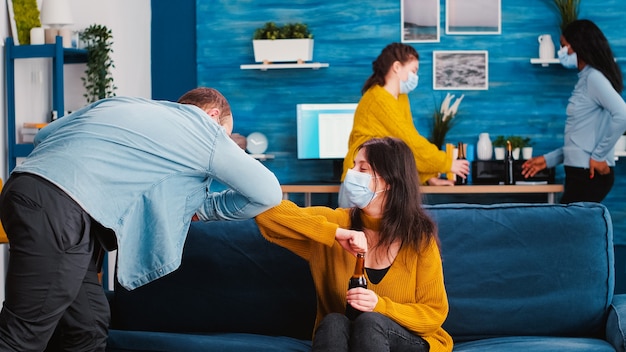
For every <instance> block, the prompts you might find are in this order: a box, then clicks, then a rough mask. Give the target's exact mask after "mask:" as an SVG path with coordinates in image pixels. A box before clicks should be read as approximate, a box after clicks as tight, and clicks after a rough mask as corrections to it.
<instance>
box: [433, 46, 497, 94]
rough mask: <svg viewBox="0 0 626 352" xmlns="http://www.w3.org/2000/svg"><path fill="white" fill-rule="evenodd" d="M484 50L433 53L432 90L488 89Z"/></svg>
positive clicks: (487, 71)
mask: <svg viewBox="0 0 626 352" xmlns="http://www.w3.org/2000/svg"><path fill="white" fill-rule="evenodd" d="M488 56H489V55H488V52H487V51H486V50H464V51H436V50H435V51H433V89H438V90H442V89H446V90H486V89H489V69H488V68H489V65H488V63H489V62H488Z"/></svg>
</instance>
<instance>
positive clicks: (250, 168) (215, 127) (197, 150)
mask: <svg viewBox="0 0 626 352" xmlns="http://www.w3.org/2000/svg"><path fill="white" fill-rule="evenodd" d="M232 129H233V122H232V113H231V109H230V105H229V104H228V102H227V100H226V98H224V97H223V96H222V94H220V93H219V92H218V91H217V90H215V89H211V88H197V89H194V90H192V91H190V92H188V93H186V94H185V95H183V96H182V97H181V98H180V99H179V101H178V103H172V102H166V101H152V100H147V99H141V98H128V97H116V98H110V99H103V100H100V101H98V102H96V103H94V104H91V105H88V106H86V107H84V108H82V109H80V110H78V111H76V112H75V113H73V114H70V115H68V116H66V117H63V118H61V119H58V120H57V121H54V122H52V123H51V124H49V125H48V126H46V127H45V128H43V129H42V130H41V131H40V132H39V133H38V134H37V135H36V137H35V149H34V150H33V152H32V153H31V154H30V155H29V156H28V158H26V159H25V160H24V162H23V163H22V164H21V165H19V166H18V167H16V168H15V169H14V170H13V172H12V174H11V176H10V178H9V179H8V181H7V183H6V185H5V187H4V189H3V191H2V194H1V195H0V218H1V219H2V223H3V225H4V227H5V229H6V232H7V235H8V237H9V241H10V251H11V254H10V258H9V268H8V274H7V280H6V300H5V302H4V306H3V308H2V311H1V312H0V350H2V351H42V350H44V349H45V348H46V345H47V343H48V341H49V340H50V338H51V336H52V335H53V333H54V331H55V329H61V334H62V335H60V336H62V339H61V340H62V341H61V344H62V348H64V349H65V350H72V351H74V350H75V351H104V348H105V346H106V338H107V327H108V324H109V320H110V316H109V307H108V303H107V301H106V298H105V296H104V292H103V290H102V287H101V286H100V284H99V282H98V278H97V272H98V270H99V259H100V258H99V255H98V254H99V253H100V252H101V251H100V246H101V245H103V246H105V247H106V242H107V241H106V240H107V238H108V239H109V242H112V244H113V246H112V247H113V248H115V247H116V246H117V248H118V267H117V277H118V281H119V282H120V284H121V285H123V286H124V287H126V288H127V289H134V288H137V287H139V286H141V285H144V284H146V283H148V282H150V281H152V280H155V279H157V278H159V277H161V276H163V275H166V274H168V273H170V272H172V271H173V270H175V269H176V268H178V266H179V265H180V262H181V256H182V250H183V244H184V242H185V237H186V235H187V230H188V228H189V224H190V222H191V219H192V217H193V216H194V214H196V215H197V216H198V217H199V218H200V219H201V220H208V221H211V220H237V219H246V218H251V217H254V216H256V215H257V214H259V213H261V212H262V211H264V210H266V209H269V208H270V207H272V206H274V205H277V204H278V203H279V202H280V200H281V190H280V185H279V184H278V180H277V179H276V177H275V176H274V174H273V173H272V172H270V171H269V170H267V169H266V168H265V167H264V166H263V165H262V164H261V163H260V162H258V161H257V160H255V159H253V158H252V157H250V156H249V155H247V154H246V153H245V151H243V150H242V149H241V148H240V147H239V146H238V145H237V144H236V143H235V142H234V141H233V140H232V139H231V138H230V134H231V132H232ZM212 180H216V181H219V182H220V183H221V184H223V185H224V186H226V190H224V191H221V192H211V191H209V187H210V184H211V182H212ZM107 235H108V237H107ZM111 239H112V241H110V240H111ZM115 240H116V241H115ZM207 255H210V254H209V253H207Z"/></svg>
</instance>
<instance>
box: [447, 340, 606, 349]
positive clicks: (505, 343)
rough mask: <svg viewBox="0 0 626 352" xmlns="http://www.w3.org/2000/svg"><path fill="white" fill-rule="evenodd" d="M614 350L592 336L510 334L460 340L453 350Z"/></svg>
mask: <svg viewBox="0 0 626 352" xmlns="http://www.w3.org/2000/svg"><path fill="white" fill-rule="evenodd" d="M503 351H506V352H563V351H567V352H615V350H614V349H613V346H611V344H609V343H608V342H606V341H604V340H600V339H594V338H579V337H576V338H572V337H542V336H541V337H540V336H512V337H500V338H493V339H484V340H478V341H471V342H462V343H457V344H455V345H454V352H503Z"/></svg>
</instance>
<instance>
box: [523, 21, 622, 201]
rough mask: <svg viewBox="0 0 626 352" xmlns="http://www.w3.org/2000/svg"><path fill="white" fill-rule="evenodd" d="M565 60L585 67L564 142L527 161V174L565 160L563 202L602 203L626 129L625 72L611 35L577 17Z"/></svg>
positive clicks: (564, 38) (564, 44) (565, 42)
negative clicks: (615, 55) (613, 50)
mask: <svg viewBox="0 0 626 352" xmlns="http://www.w3.org/2000/svg"><path fill="white" fill-rule="evenodd" d="M559 60H560V61H561V64H562V65H563V66H564V67H566V68H573V69H574V68H575V69H578V71H579V72H578V82H577V83H576V86H575V87H574V91H573V92H572V95H571V97H570V99H569V103H568V105H567V109H566V113H567V120H566V122H565V134H564V139H565V141H564V145H563V147H561V148H558V149H556V150H554V151H552V152H550V153H547V154H545V155H542V156H538V157H535V158H532V159H530V160H528V161H526V162H525V163H524V165H523V166H522V174H523V175H524V177H532V176H534V175H535V174H536V173H537V172H539V171H540V170H542V169H544V168H546V167H553V166H555V165H557V164H560V163H563V165H564V167H565V189H564V192H563V196H562V197H561V203H572V202H580V201H588V202H600V201H602V200H603V199H604V197H605V196H606V195H607V194H608V193H609V191H610V190H611V187H613V181H614V178H615V176H614V171H613V169H614V166H615V158H614V149H615V148H614V147H615V143H616V142H617V140H618V139H619V137H620V136H621V135H622V133H624V131H625V130H626V103H625V102H624V99H622V96H621V92H622V90H623V89H624V83H623V78H622V72H621V70H620V68H619V65H618V64H617V62H616V61H615V59H614V57H613V52H612V50H611V47H610V45H609V42H608V40H607V39H606V37H605V36H604V34H603V33H602V31H601V30H600V29H599V28H598V27H597V26H596V25H595V24H594V23H593V22H591V21H589V20H576V21H573V22H572V23H570V24H569V25H568V26H567V27H566V28H565V29H564V30H563V34H562V35H561V50H559Z"/></svg>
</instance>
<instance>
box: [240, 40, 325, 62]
mask: <svg viewBox="0 0 626 352" xmlns="http://www.w3.org/2000/svg"><path fill="white" fill-rule="evenodd" d="M252 47H253V49H254V61H256V62H263V63H272V62H294V61H295V62H305V61H311V60H313V39H275V40H253V41H252Z"/></svg>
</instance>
